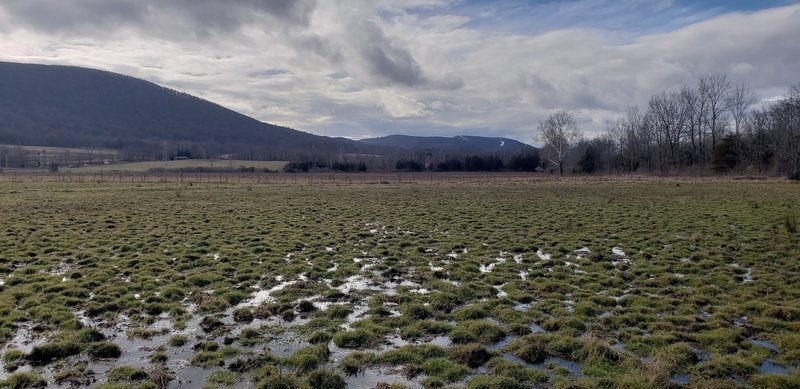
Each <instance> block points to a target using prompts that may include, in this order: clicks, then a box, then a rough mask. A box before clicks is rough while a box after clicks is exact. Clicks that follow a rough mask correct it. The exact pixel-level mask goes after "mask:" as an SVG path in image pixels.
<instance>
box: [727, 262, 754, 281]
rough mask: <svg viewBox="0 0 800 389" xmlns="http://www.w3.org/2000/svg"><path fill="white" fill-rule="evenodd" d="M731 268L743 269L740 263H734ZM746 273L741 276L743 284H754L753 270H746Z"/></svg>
mask: <svg viewBox="0 0 800 389" xmlns="http://www.w3.org/2000/svg"><path fill="white" fill-rule="evenodd" d="M730 266H731V267H732V268H734V269H741V268H742V267H741V266H739V264H738V263H732V264H731V265H730ZM745 271H746V272H745V273H744V274H742V275H741V277H742V283H743V284H746V283H748V282H753V268H750V267H748V268H745Z"/></svg>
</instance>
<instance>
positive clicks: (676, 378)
mask: <svg viewBox="0 0 800 389" xmlns="http://www.w3.org/2000/svg"><path fill="white" fill-rule="evenodd" d="M669 380H670V382H673V383H675V384H678V385H689V376H688V375H686V374H673V375H672V377H670V379H669Z"/></svg>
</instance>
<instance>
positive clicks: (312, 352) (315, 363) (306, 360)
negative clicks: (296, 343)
mask: <svg viewBox="0 0 800 389" xmlns="http://www.w3.org/2000/svg"><path fill="white" fill-rule="evenodd" d="M330 354H331V352H330V350H328V346H326V345H324V344H318V345H314V346H309V347H304V348H301V349H300V350H297V352H295V353H294V354H292V356H290V357H289V358H288V359H287V363H288V364H289V365H292V366H294V367H295V368H296V369H297V370H298V371H300V372H307V371H311V370H314V369H316V368H317V367H319V366H321V365H323V364H324V363H325V362H327V361H328V357H329V356H330Z"/></svg>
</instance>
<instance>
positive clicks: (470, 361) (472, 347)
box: [447, 344, 492, 368]
mask: <svg viewBox="0 0 800 389" xmlns="http://www.w3.org/2000/svg"><path fill="white" fill-rule="evenodd" d="M447 354H448V356H450V358H451V359H452V360H454V361H456V362H458V363H460V364H462V365H467V366H469V367H471V368H477V367H479V366H481V365H483V364H484V363H486V361H488V360H489V358H491V357H492V354H491V353H489V351H488V350H486V347H484V346H481V345H479V344H465V345H454V346H451V347H450V348H449V349H448V350H447Z"/></svg>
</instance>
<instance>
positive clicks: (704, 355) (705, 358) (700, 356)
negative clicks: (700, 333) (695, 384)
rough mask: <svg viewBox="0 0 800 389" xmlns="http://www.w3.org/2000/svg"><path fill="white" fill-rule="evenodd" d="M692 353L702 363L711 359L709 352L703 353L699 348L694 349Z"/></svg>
mask: <svg viewBox="0 0 800 389" xmlns="http://www.w3.org/2000/svg"><path fill="white" fill-rule="evenodd" d="M692 353H694V356H695V357H697V360H698V361H700V362H706V361H708V360H709V359H711V353H710V352H708V351H703V350H701V349H699V348H697V347H692Z"/></svg>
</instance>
